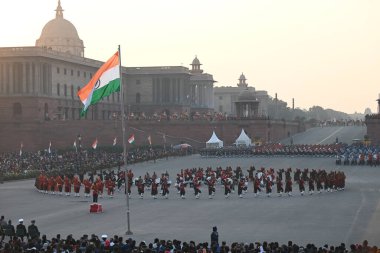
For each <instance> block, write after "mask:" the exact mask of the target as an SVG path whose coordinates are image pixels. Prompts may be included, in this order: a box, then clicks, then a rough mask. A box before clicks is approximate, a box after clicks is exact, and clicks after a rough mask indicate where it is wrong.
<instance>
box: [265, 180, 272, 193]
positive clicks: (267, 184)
mask: <svg viewBox="0 0 380 253" xmlns="http://www.w3.org/2000/svg"><path fill="white" fill-rule="evenodd" d="M265 189H266V193H267V196H268V197H270V195H271V194H272V177H271V176H270V175H269V176H267V177H266V179H265Z"/></svg>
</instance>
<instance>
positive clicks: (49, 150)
mask: <svg viewBox="0 0 380 253" xmlns="http://www.w3.org/2000/svg"><path fill="white" fill-rule="evenodd" d="M48 152H49V154H51V141H50V142H49V149H48Z"/></svg>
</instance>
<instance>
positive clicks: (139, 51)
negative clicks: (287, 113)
mask: <svg viewBox="0 0 380 253" xmlns="http://www.w3.org/2000/svg"><path fill="white" fill-rule="evenodd" d="M57 2H58V1H57V0H35V1H31V0H8V1H6V0H0V27H1V29H0V47H9V46H34V45H35V41H36V39H38V38H39V36H40V34H41V30H42V28H43V26H44V25H45V24H46V23H47V22H48V21H49V20H51V19H53V18H55V12H54V10H55V8H56V6H57ZM61 3H62V7H63V9H64V10H65V12H64V18H65V19H67V20H69V21H70V22H72V23H73V24H74V25H75V27H76V28H77V31H78V33H79V37H80V38H81V39H82V40H83V41H84V45H85V47H86V48H85V56H86V57H88V58H92V59H96V60H101V61H105V60H107V59H108V58H109V57H110V56H111V55H112V54H113V53H114V52H115V51H116V50H117V46H118V45H119V44H120V45H121V49H122V64H123V66H133V67H135V66H136V67H137V66H179V65H183V66H186V67H190V66H189V64H190V63H191V62H192V60H193V59H194V57H195V55H197V56H198V58H199V60H200V62H201V63H202V64H203V66H202V68H203V69H204V71H205V72H207V73H210V74H212V75H213V76H214V79H215V80H216V81H218V82H217V83H216V86H235V85H236V83H237V82H238V81H237V79H238V78H239V76H240V74H241V73H242V72H243V73H244V74H245V76H246V78H247V79H248V83H249V84H250V86H254V87H255V88H256V90H266V91H268V94H269V95H270V96H272V97H274V96H275V93H277V94H278V97H279V99H281V100H284V101H286V102H287V103H288V105H289V106H291V100H292V98H294V99H295V106H296V107H299V108H301V109H308V108H309V107H311V106H313V105H320V106H322V107H323V108H332V109H335V110H339V111H344V112H347V113H353V112H355V111H357V112H361V113H363V112H364V109H365V108H367V107H369V108H370V109H371V110H372V112H376V111H377V103H376V101H375V100H376V99H377V98H378V96H379V93H380V1H379V0H355V1H354V0H339V1H338V0H336V1H335V0H273V1H272V0H191V1H185V0H149V1H148V0H61Z"/></svg>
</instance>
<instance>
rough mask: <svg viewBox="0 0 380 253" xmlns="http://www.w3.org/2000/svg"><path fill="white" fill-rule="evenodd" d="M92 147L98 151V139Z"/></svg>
mask: <svg viewBox="0 0 380 253" xmlns="http://www.w3.org/2000/svg"><path fill="white" fill-rule="evenodd" d="M91 146H92V148H93V149H96V147H97V146H98V138H96V139H95V141H94V142H93V143H92V145H91Z"/></svg>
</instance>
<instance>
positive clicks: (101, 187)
mask: <svg viewBox="0 0 380 253" xmlns="http://www.w3.org/2000/svg"><path fill="white" fill-rule="evenodd" d="M96 186H97V187H98V195H99V197H100V198H103V192H104V183H103V181H102V180H101V179H100V178H97V179H96Z"/></svg>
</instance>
